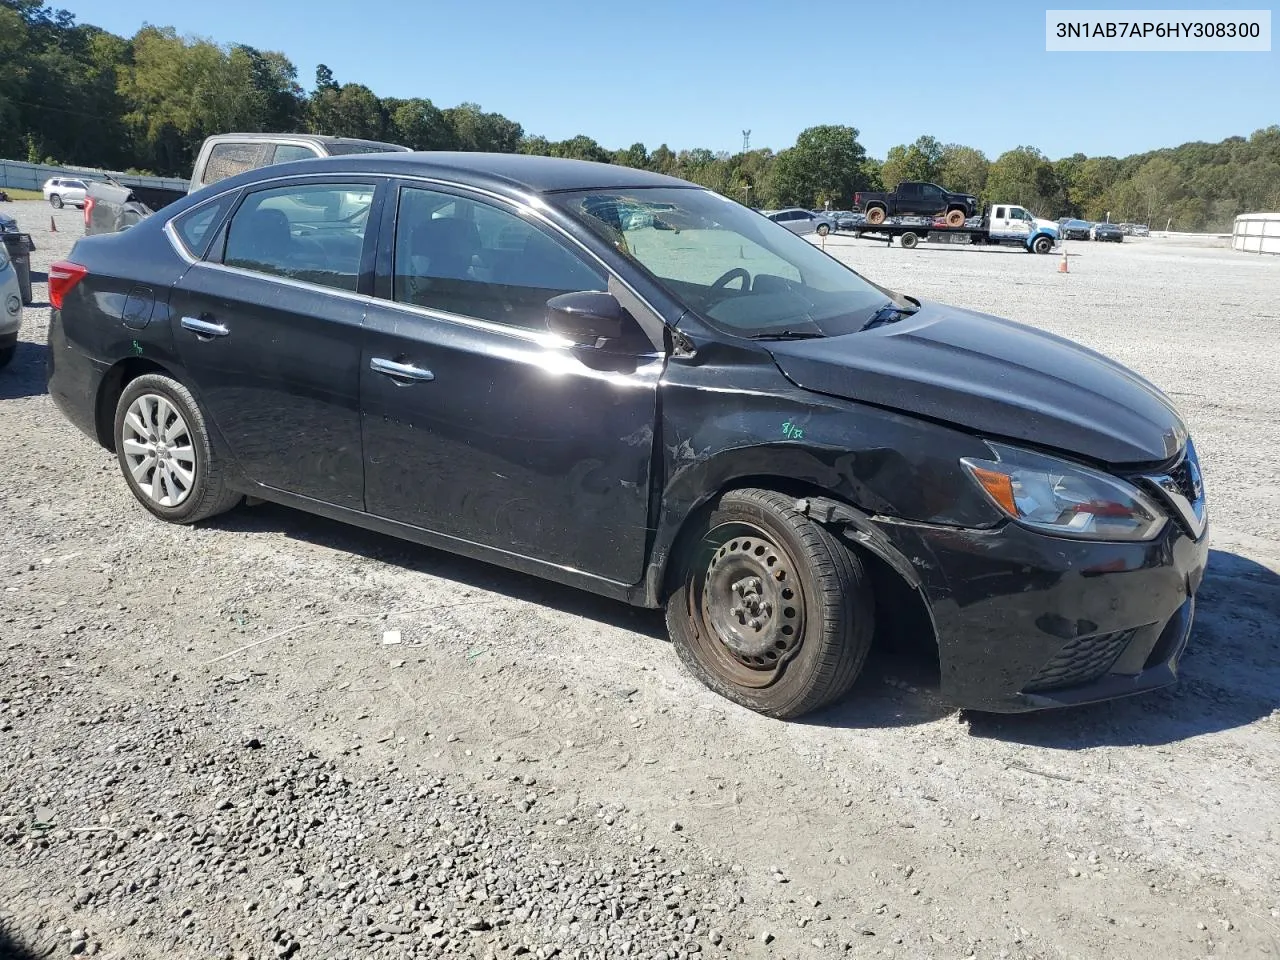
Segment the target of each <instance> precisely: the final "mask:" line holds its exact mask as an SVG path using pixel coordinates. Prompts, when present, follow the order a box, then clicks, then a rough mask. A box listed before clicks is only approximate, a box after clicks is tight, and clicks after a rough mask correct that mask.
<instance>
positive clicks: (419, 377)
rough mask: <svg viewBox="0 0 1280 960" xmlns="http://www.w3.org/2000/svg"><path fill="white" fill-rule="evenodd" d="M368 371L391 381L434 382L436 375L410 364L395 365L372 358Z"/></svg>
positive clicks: (388, 361)
mask: <svg viewBox="0 0 1280 960" xmlns="http://www.w3.org/2000/svg"><path fill="white" fill-rule="evenodd" d="M369 369H370V370H372V371H373V372H374V373H381V374H383V375H384V376H388V377H390V378H391V379H392V380H403V381H413V382H419V381H424V380H434V379H435V378H436V375H435V374H434V373H432V372H431V371H430V370H426V369H424V368H422V367H415V366H413V364H410V363H396V362H395V361H394V360H385V359H383V358H382V357H374V358H373V359H371V360H370V361H369Z"/></svg>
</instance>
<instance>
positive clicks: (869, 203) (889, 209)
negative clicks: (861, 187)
mask: <svg viewBox="0 0 1280 960" xmlns="http://www.w3.org/2000/svg"><path fill="white" fill-rule="evenodd" d="M853 209H854V210H857V211H858V212H859V213H864V214H866V216H867V222H868V223H884V221H885V220H887V219H888V218H889V217H900V216H916V217H945V218H946V221H947V225H948V226H951V227H962V226H964V222H965V221H966V220H968V219H969V218H970V217H974V216H977V214H978V210H979V202H978V198H977V197H974V196H971V195H969V194H967V193H952V192H951V191H950V190H944V189H942V187H940V186H938V185H937V184H936V183H920V182H918V181H914V180H904V181H903V182H902V183H900V184H898V185H897V186H896V187H895V188H894V189H893V192H891V193H874V192H862V193H855V194H854V195H853Z"/></svg>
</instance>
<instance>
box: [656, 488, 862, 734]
mask: <svg viewBox="0 0 1280 960" xmlns="http://www.w3.org/2000/svg"><path fill="white" fill-rule="evenodd" d="M678 576H679V580H678V582H677V583H676V584H675V589H674V590H673V592H672V594H671V596H670V598H669V599H668V602H667V626H668V629H669V630H670V632H671V639H672V641H673V643H674V644H675V647H676V652H677V653H678V654H679V656H680V659H681V661H682V662H683V663H684V665H685V666H686V667H687V668H688V669H689V671H690V672H691V673H693V674H694V676H696V677H697V678H698V679H700V680H701V681H702V682H703V683H705V684H706V685H707V686H708V687H710V688H711V689H712V690H714V691H716V692H717V693H719V694H721V695H722V696H725V697H727V698H729V699H730V700H733V701H734V702H736V703H740V704H742V705H743V706H745V707H749V708H750V709H752V710H756V711H759V712H760V713H765V714H768V715H770V716H774V717H784V718H785V717H797V716H800V715H801V714H804V713H807V712H809V711H810V710H814V709H816V708H818V707H820V706H823V705H824V704H827V703H830V702H831V701H833V700H835V699H837V698H838V697H840V696H842V695H843V694H844V693H845V692H846V691H847V690H848V689H849V687H850V686H851V685H852V684H853V681H854V680H855V679H856V678H857V675H858V671H859V670H860V669H861V668H862V663H863V661H864V659H865V658H866V654H867V651H868V649H869V648H870V646H871V636H872V633H873V631H874V604H873V601H872V596H871V592H870V589H869V587H868V584H867V578H866V574H865V572H864V571H863V568H862V564H861V563H860V562H859V560H858V557H857V556H856V555H855V554H854V553H853V552H852V551H851V550H850V549H849V548H847V547H846V546H845V545H844V544H842V543H841V542H840V541H839V540H837V539H836V538H835V537H834V536H833V535H832V534H831V533H830V532H828V531H827V530H826V529H825V528H823V527H822V526H820V525H818V524H816V523H814V522H812V521H811V520H809V518H808V517H806V516H804V515H803V514H801V513H799V512H797V511H796V509H795V498H794V497H789V496H787V495H785V494H781V493H777V492H775V491H772V490H760V489H745V490H731V491H729V492H728V493H725V494H724V495H723V496H722V497H721V498H720V501H719V503H718V504H717V505H716V507H715V509H714V510H713V511H712V513H711V516H710V517H709V519H708V521H707V525H706V528H705V530H704V531H703V532H702V535H701V537H700V538H699V539H698V541H697V543H696V545H695V546H694V547H692V548H691V549H690V550H689V551H687V554H686V556H684V557H683V566H682V568H681V572H680V573H679V574H678Z"/></svg>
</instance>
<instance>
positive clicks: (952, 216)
mask: <svg viewBox="0 0 1280 960" xmlns="http://www.w3.org/2000/svg"><path fill="white" fill-rule="evenodd" d="M947 226H948V227H963V226H964V211H963V210H948V211H947Z"/></svg>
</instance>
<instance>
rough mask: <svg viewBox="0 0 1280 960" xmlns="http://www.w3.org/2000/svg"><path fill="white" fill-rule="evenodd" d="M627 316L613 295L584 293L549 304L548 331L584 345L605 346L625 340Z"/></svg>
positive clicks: (562, 297) (570, 295) (579, 292)
mask: <svg viewBox="0 0 1280 960" xmlns="http://www.w3.org/2000/svg"><path fill="white" fill-rule="evenodd" d="M625 324H626V313H625V311H624V310H623V309H622V304H620V303H619V302H618V301H617V300H616V299H615V298H614V296H613V294H611V293H605V292H603V291H601V290H580V291H576V292H574V293H562V294H561V295H560V296H558V297H552V298H551V299H550V300H548V301H547V329H548V330H550V331H551V332H552V333H555V334H559V335H560V336H562V337H564V338H565V339H566V340H572V341H573V342H574V343H576V344H578V345H580V346H586V347H604V346H607V345H608V343H609V342H610V341H616V340H618V339H620V338H621V337H622V333H623V330H624V329H625Z"/></svg>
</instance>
